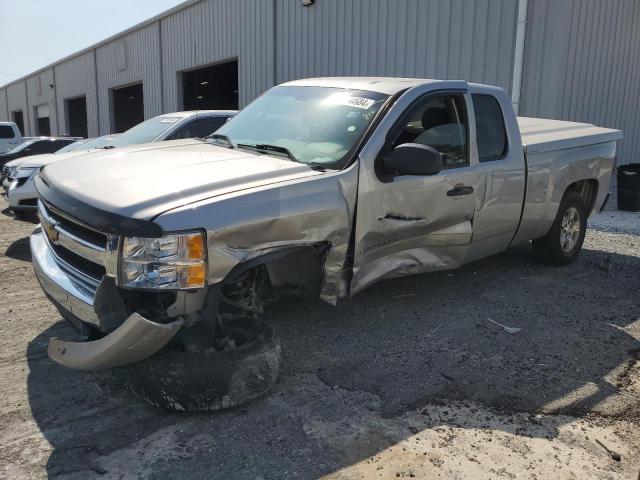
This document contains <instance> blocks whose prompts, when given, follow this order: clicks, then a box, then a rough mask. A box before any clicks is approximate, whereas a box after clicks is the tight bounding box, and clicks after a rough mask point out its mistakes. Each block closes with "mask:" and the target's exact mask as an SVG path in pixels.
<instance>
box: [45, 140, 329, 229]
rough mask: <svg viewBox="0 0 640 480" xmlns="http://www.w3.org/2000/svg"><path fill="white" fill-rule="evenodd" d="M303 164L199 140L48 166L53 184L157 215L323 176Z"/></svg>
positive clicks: (101, 206)
mask: <svg viewBox="0 0 640 480" xmlns="http://www.w3.org/2000/svg"><path fill="white" fill-rule="evenodd" d="M321 174H322V173H321V172H318V171H315V170H313V169H311V168H310V167H308V166H306V165H303V164H301V163H296V162H292V161H290V160H288V159H281V158H276V157H271V156H267V155H257V154H254V153H251V152H247V151H244V150H231V149H228V148H224V147H219V146H215V145H211V144H208V143H204V142H201V141H197V142H194V141H193V140H176V141H170V142H163V143H162V144H161V145H159V144H155V145H153V146H150V145H146V146H144V145H143V146H140V145H138V146H136V147H129V148H118V149H111V150H100V151H98V152H93V153H87V154H84V155H82V156H77V157H75V158H71V159H67V160H65V161H64V162H55V163H53V164H50V165H48V166H47V167H46V168H45V169H44V170H43V172H42V173H41V176H42V178H43V180H44V181H45V183H46V184H47V186H48V188H50V189H51V190H57V191H58V192H59V193H61V194H63V195H64V196H65V197H68V198H72V199H75V200H78V201H80V202H82V203H84V204H86V205H88V206H91V207H94V208H96V209H98V210H101V211H103V212H110V213H112V214H117V215H118V216H120V217H126V218H132V219H139V220H151V219H153V218H155V217H156V216H158V215H160V214H161V213H163V212H165V211H167V210H170V209H172V208H176V207H179V206H183V205H186V204H189V203H193V202H197V201H200V200H204V199H207V198H211V197H215V196H218V195H223V194H227V193H232V192H236V191H239V190H245V189H249V188H255V187H261V186H265V185H269V184H271V183H276V182H283V181H287V180H294V179H298V178H303V177H307V176H313V175H321Z"/></svg>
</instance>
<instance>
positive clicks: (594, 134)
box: [518, 117, 622, 154]
mask: <svg viewBox="0 0 640 480" xmlns="http://www.w3.org/2000/svg"><path fill="white" fill-rule="evenodd" d="M518 125H519V126H520V134H521V135H522V145H523V147H524V150H525V152H526V153H530V154H531V153H541V152H548V151H552V150H560V149H565V148H574V147H579V146H582V145H593V144H596V143H605V142H611V141H616V140H620V139H621V138H622V132H621V131H620V130H614V129H611V128H603V127H596V126H595V125H592V124H590V123H577V122H566V121H564V120H549V119H546V118H530V117H518Z"/></svg>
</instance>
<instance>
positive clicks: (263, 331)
mask: <svg viewBox="0 0 640 480" xmlns="http://www.w3.org/2000/svg"><path fill="white" fill-rule="evenodd" d="M229 330H233V331H235V332H236V334H240V335H242V336H244V337H245V338H246V343H243V344H242V345H240V346H239V347H236V348H232V349H227V350H222V351H202V352H185V351H179V350H175V349H171V348H170V347H169V348H165V349H163V350H161V351H160V352H158V353H156V354H155V355H152V356H151V357H149V358H147V359H144V360H142V361H140V362H136V363H133V364H131V365H127V366H126V367H124V371H125V376H126V378H127V383H128V384H129V388H130V389H131V391H132V392H133V394H134V395H135V396H137V397H138V398H141V399H143V400H144V401H145V402H147V403H149V404H150V405H153V406H156V407H161V408H166V409H168V410H177V411H187V412H201V411H212V410H221V409H224V408H231V407H235V406H237V405H241V404H243V403H246V402H249V401H251V400H253V399H255V398H257V397H259V396H261V395H264V394H265V393H266V392H268V391H269V390H270V389H271V387H272V386H273V385H274V383H275V382H276V379H277V378H278V370H279V368H280V355H281V347H280V340H279V339H278V336H277V335H276V333H275V332H274V330H273V329H272V328H271V327H270V326H269V325H267V324H266V323H264V322H261V321H257V320H251V319H240V320H234V321H233V327H231V326H230V327H229Z"/></svg>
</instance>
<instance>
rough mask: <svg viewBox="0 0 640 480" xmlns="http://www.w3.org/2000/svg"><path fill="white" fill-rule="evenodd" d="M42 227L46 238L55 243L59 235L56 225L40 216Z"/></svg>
mask: <svg viewBox="0 0 640 480" xmlns="http://www.w3.org/2000/svg"><path fill="white" fill-rule="evenodd" d="M41 221H42V229H43V230H44V232H45V233H46V234H47V238H48V239H49V240H50V241H51V242H53V243H56V242H57V241H58V236H59V235H60V234H59V233H58V231H57V230H56V226H55V224H53V223H51V222H50V221H49V220H47V219H46V218H42V219H41Z"/></svg>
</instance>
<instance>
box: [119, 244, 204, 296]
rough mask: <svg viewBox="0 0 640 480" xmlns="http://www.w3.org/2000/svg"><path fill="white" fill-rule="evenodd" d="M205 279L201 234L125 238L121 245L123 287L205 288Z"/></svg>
mask: <svg viewBox="0 0 640 480" xmlns="http://www.w3.org/2000/svg"><path fill="white" fill-rule="evenodd" d="M205 278H206V255H205V240H204V235H203V234H202V233H200V232H191V233H177V234H172V235H165V236H164V237H162V238H141V237H126V238H125V239H124V241H123V242H122V257H121V262H120V280H121V282H120V285H121V286H122V287H125V288H126V287H128V288H162V289H189V288H202V287H204V286H205Z"/></svg>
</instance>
